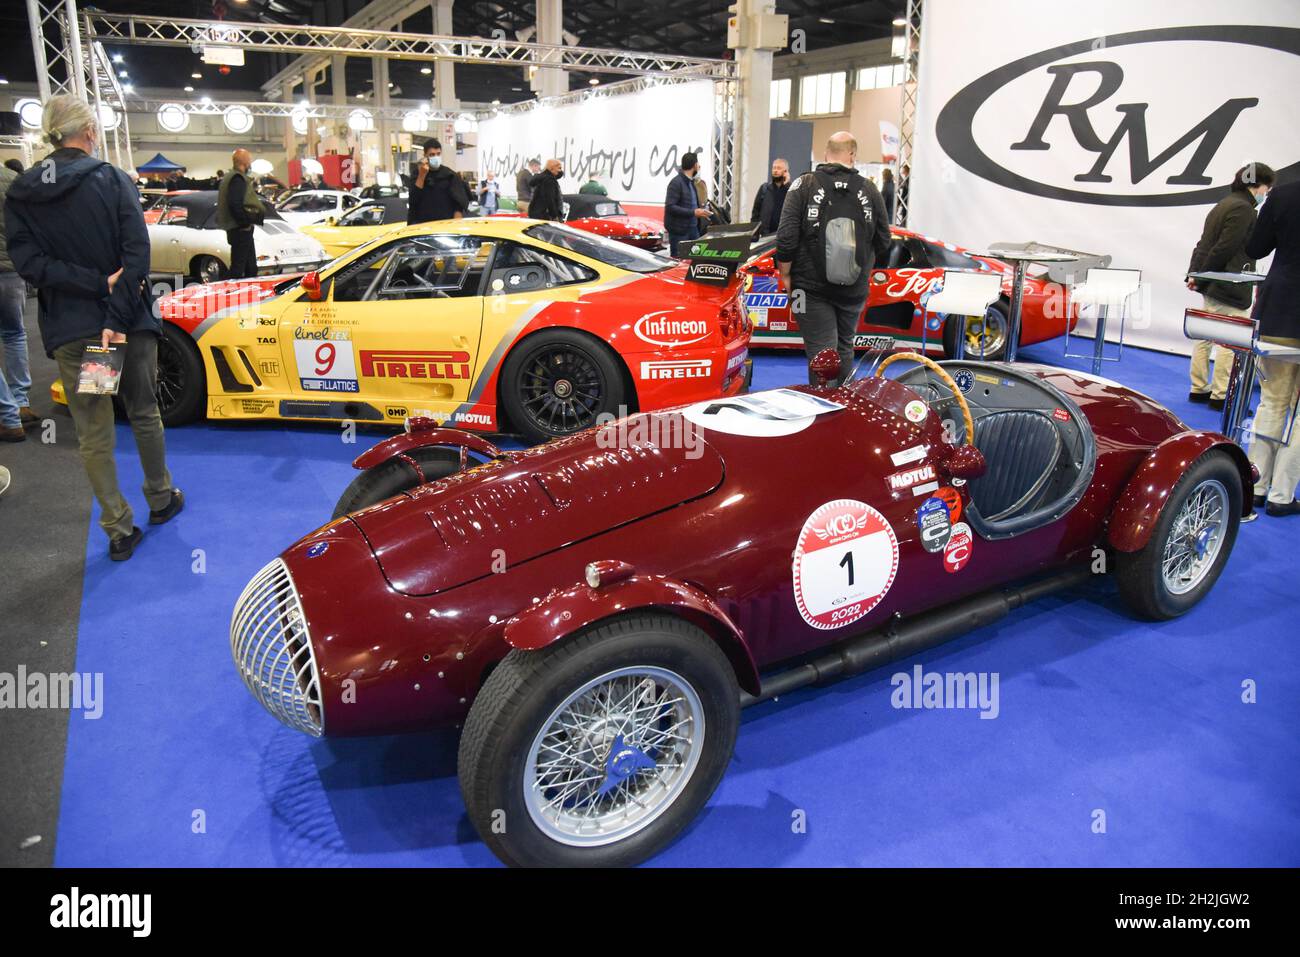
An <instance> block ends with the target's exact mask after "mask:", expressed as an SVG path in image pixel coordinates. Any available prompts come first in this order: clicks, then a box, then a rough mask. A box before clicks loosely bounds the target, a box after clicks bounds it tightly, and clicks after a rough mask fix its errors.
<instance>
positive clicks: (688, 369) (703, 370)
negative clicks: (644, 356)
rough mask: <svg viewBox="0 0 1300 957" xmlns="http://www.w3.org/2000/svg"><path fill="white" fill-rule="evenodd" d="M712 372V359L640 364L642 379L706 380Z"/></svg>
mask: <svg viewBox="0 0 1300 957" xmlns="http://www.w3.org/2000/svg"><path fill="white" fill-rule="evenodd" d="M712 372H713V360H712V359H680V360H674V361H671V362H643V363H641V378H643V379H707V378H708V377H709V376H710V375H711V374H712Z"/></svg>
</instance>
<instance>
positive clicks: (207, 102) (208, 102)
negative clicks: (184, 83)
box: [199, 96, 212, 106]
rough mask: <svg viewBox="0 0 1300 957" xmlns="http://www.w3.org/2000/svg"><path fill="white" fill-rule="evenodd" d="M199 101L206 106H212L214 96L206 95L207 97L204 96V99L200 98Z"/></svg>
mask: <svg viewBox="0 0 1300 957" xmlns="http://www.w3.org/2000/svg"><path fill="white" fill-rule="evenodd" d="M199 102H200V103H202V104H203V105H204V106H211V105H212V97H210V96H205V97H203V99H201V100H199Z"/></svg>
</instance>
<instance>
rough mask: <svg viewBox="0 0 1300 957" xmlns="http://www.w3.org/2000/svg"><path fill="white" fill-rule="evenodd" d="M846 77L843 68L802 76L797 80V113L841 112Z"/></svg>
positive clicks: (805, 114)
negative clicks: (832, 71)
mask: <svg viewBox="0 0 1300 957" xmlns="http://www.w3.org/2000/svg"><path fill="white" fill-rule="evenodd" d="M847 79H848V74H847V73H846V72H845V71H844V70H839V71H837V72H835V73H819V74H817V75H816V76H806V77H804V78H803V79H802V80H801V81H800V82H799V115H800V116H815V115H818V114H821V113H843V112H844V87H845V83H846V81H847Z"/></svg>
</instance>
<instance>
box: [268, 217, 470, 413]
mask: <svg viewBox="0 0 1300 957" xmlns="http://www.w3.org/2000/svg"><path fill="white" fill-rule="evenodd" d="M494 245H495V244H494V243H493V242H492V241H491V240H488V239H484V238H481V237H477V236H467V235H456V234H441V235H439V234H433V235H428V236H409V237H404V238H402V239H400V240H398V241H395V242H392V243H388V244H384V245H382V246H380V247H379V248H376V249H374V250H372V251H370V252H369V253H367V254H364V255H362V256H360V257H359V258H358V259H357V260H356V261H354V262H353V263H351V264H350V265H348V266H347V267H345V268H344V269H342V270H340V271H339V272H338V273H337V274H336V275H335V276H333V277H332V278H331V279H330V280H329V281H328V282H327V283H326V284H325V285H324V286H323V287H322V290H321V299H320V300H317V301H312V300H310V299H302V300H301V301H298V302H295V303H293V304H292V305H291V306H290V307H289V308H288V309H286V310H285V311H284V313H283V314H282V315H281V317H280V334H279V340H280V353H281V357H282V361H283V363H284V366H285V368H286V369H287V370H289V371H288V376H289V379H290V382H289V385H290V390H291V391H292V392H293V393H294V396H295V399H294V400H293V401H289V402H285V403H283V404H282V413H281V414H282V415H285V416H289V417H309V418H331V419H343V418H363V419H365V418H382V419H384V420H386V421H394V420H395V421H398V422H400V421H402V420H403V419H405V418H406V417H407V416H408V415H425V416H428V417H430V418H437V419H446V418H450V417H451V416H452V415H453V413H454V412H455V411H456V409H457V408H458V407H459V406H460V405H461V404H462V403H463V402H465V401H466V399H467V398H468V396H469V388H470V382H471V381H472V376H473V371H474V365H475V358H476V356H477V355H478V352H479V344H480V341H481V336H482V325H483V299H482V297H481V295H480V289H479V286H480V283H481V281H482V278H483V270H484V268H485V267H486V264H487V262H488V261H489V260H490V258H491V255H492V250H493V248H494ZM340 394H342V395H340ZM358 397H364V399H365V404H364V406H362V405H360V404H359V403H357V402H356V401H355V399H356V398H358Z"/></svg>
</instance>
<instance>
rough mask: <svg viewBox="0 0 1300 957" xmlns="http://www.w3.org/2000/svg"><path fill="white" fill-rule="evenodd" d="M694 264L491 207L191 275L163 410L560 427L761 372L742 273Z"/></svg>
mask: <svg viewBox="0 0 1300 957" xmlns="http://www.w3.org/2000/svg"><path fill="white" fill-rule="evenodd" d="M688 268H689V267H688V264H686V263H677V262H674V261H672V260H668V259H664V258H661V257H659V256H655V255H653V254H652V253H648V252H645V251H643V250H640V249H636V248H634V247H632V246H629V245H626V244H624V243H618V242H614V241H612V240H608V239H604V238H602V237H600V236H595V235H593V234H591V233H587V232H581V231H579V230H576V229H572V228H570V227H568V226H564V225H562V224H558V223H549V222H539V221H536V220H526V219H516V218H500V219H493V218H479V219H462V220H447V221H442V222H434V223H422V224H418V225H414V226H406V227H403V228H400V229H397V230H395V231H393V232H391V233H387V234H385V235H384V236H382V237H380V238H378V239H375V240H374V241H372V242H370V243H367V244H365V245H363V246H361V247H359V248H357V249H355V250H353V251H352V252H351V253H349V254H348V255H345V256H342V257H340V258H338V259H336V260H334V261H333V262H331V263H329V264H328V265H326V266H325V267H324V268H322V269H321V270H320V271H319V272H316V273H308V274H306V275H305V276H300V277H292V278H284V277H268V278H265V279H254V280H241V281H231V282H221V283H211V284H208V285H195V286H189V287H187V288H185V289H182V290H179V291H177V292H175V293H173V294H171V295H169V296H166V297H164V298H163V299H161V300H159V306H160V310H161V316H162V319H163V326H164V336H163V339H162V340H161V342H160V343H159V351H158V365H159V381H158V395H159V406H160V409H161V411H162V414H163V421H164V422H165V423H166V424H167V425H177V424H180V423H183V422H186V421H189V420H191V419H194V418H197V417H199V416H200V415H202V414H204V413H206V414H207V416H208V417H209V418H211V419H223V420H225V419H299V420H303V419H306V420H310V419H320V420H336V421H337V420H354V421H358V422H388V423H395V424H400V423H402V422H403V421H404V420H405V419H406V418H408V417H411V416H426V417H429V418H432V419H434V420H436V421H439V422H444V423H447V424H451V425H455V426H458V427H460V428H468V429H478V430H482V431H492V432H506V431H515V432H520V433H523V434H524V435H525V436H526V437H528V438H529V439H532V440H534V441H543V440H545V439H548V438H552V437H555V436H561V435H567V434H570V433H573V432H576V431H578V430H580V429H584V428H587V427H589V426H591V425H594V424H596V422H597V420H598V417H600V416H602V415H604V414H612V415H619V414H624V413H625V412H627V411H636V410H641V411H649V410H653V409H660V408H664V407H667V406H673V405H679V404H682V403H687V402H696V401H699V400H703V399H708V398H715V397H719V396H729V395H734V394H736V393H738V392H741V391H743V390H744V389H745V388H746V386H747V383H748V379H749V374H750V365H749V360H748V348H749V338H750V332H751V324H750V321H749V319H748V317H747V316H746V314H745V310H744V309H743V308H742V305H741V303H740V295H741V289H740V285H741V283H740V277H739V276H738V275H735V274H729V275H728V276H727V277H726V278H725V279H723V280H720V281H718V282H717V284H707V283H705V282H700V281H692V280H690V279H688V278H687V273H688ZM701 271H702V272H706V273H709V274H712V275H716V267H715V268H714V269H713V270H701ZM58 392H61V390H60V389H58V388H57V383H56V399H57V398H59V395H58V394H57V393H58Z"/></svg>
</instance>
